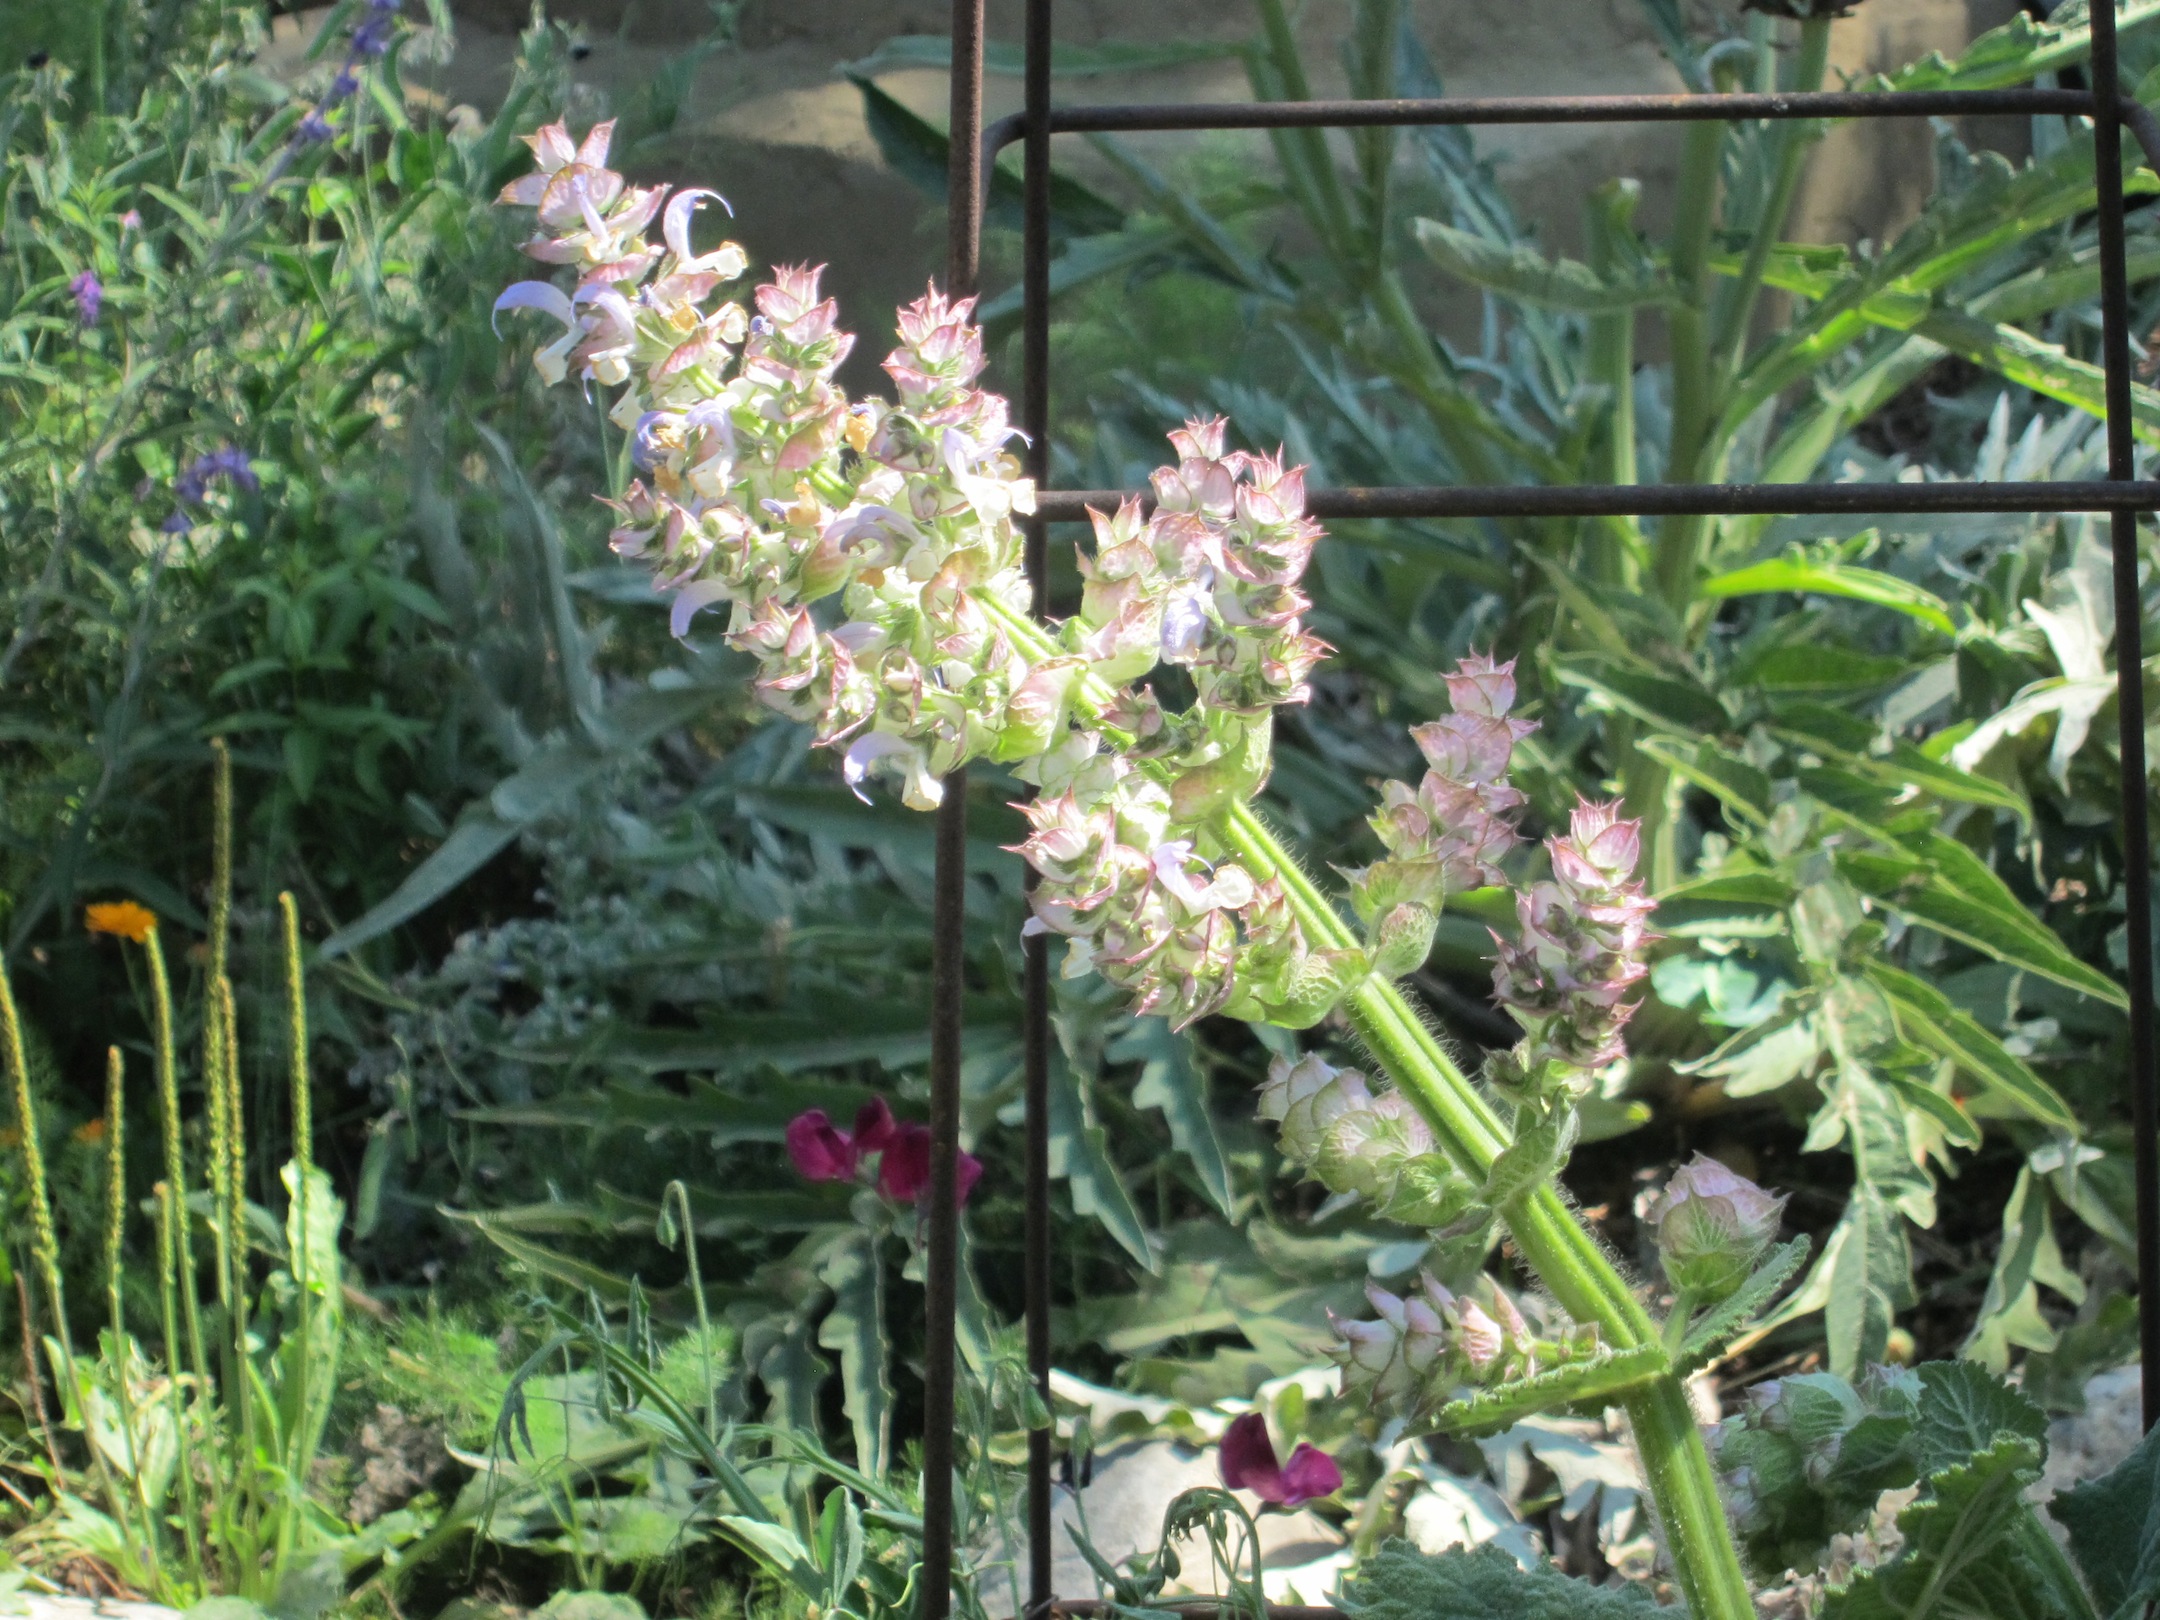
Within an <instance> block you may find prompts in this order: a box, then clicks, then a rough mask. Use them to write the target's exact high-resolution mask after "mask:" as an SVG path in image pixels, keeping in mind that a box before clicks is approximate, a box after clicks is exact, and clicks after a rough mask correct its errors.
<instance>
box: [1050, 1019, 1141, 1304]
mask: <svg viewBox="0 0 2160 1620" xmlns="http://www.w3.org/2000/svg"><path fill="white" fill-rule="evenodd" d="M1050 1173H1051V1175H1053V1176H1059V1177H1062V1178H1063V1179H1064V1181H1065V1184H1066V1186H1067V1187H1068V1188H1069V1189H1070V1190H1071V1192H1072V1201H1073V1213H1074V1214H1076V1215H1084V1216H1092V1217H1093V1218H1094V1219H1095V1220H1097V1221H1100V1222H1101V1223H1102V1226H1103V1230H1104V1231H1106V1232H1108V1233H1109V1234H1110V1235H1111V1236H1112V1237H1113V1238H1115V1239H1117V1242H1118V1246H1119V1247H1120V1248H1122V1249H1123V1250H1124V1251H1125V1252H1126V1253H1127V1254H1129V1255H1131V1256H1132V1257H1133V1258H1134V1259H1135V1260H1137V1261H1139V1262H1140V1264H1141V1265H1143V1266H1145V1267H1147V1268H1148V1270H1150V1271H1153V1270H1154V1269H1155V1266H1156V1261H1155V1252H1154V1247H1153V1245H1152V1244H1151V1243H1150V1242H1149V1241H1148V1231H1147V1226H1146V1224H1145V1223H1144V1222H1143V1221H1142V1220H1141V1219H1140V1211H1139V1209H1138V1208H1137V1207H1135V1205H1134V1204H1133V1201H1132V1194H1131V1193H1129V1192H1127V1191H1126V1190H1125V1181H1124V1178H1123V1177H1121V1176H1120V1175H1119V1174H1118V1168H1117V1164H1116V1162H1115V1161H1114V1160H1113V1159H1112V1158H1111V1157H1110V1133H1109V1132H1108V1131H1106V1130H1104V1129H1103V1127H1102V1126H1101V1125H1099V1124H1097V1123H1096V1121H1095V1116H1094V1110H1093V1109H1092V1108H1091V1107H1090V1106H1089V1102H1088V1099H1087V1097H1086V1096H1084V1095H1083V1092H1082V1081H1081V1078H1080V1076H1079V1074H1078V1073H1077V1072H1076V1071H1075V1069H1074V1066H1073V1064H1072V1063H1071V1062H1070V1061H1068V1060H1067V1058H1066V1056H1065V1053H1064V1051H1063V1050H1062V1049H1061V1048H1060V1047H1057V1046H1052V1047H1051V1049H1050Z"/></svg>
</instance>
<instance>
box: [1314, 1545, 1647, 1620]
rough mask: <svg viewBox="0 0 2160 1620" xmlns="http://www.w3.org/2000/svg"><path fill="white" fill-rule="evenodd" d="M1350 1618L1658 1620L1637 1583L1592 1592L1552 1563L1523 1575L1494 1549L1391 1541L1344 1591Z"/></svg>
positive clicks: (1389, 1619)
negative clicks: (1428, 1549)
mask: <svg viewBox="0 0 2160 1620" xmlns="http://www.w3.org/2000/svg"><path fill="white" fill-rule="evenodd" d="M1342 1607H1343V1612H1344V1613H1345V1614H1347V1615H1351V1616H1353V1617H1354V1620H1495V1617H1497V1616H1501V1615H1505V1616H1507V1620H1660V1617H1662V1616H1670V1615H1672V1614H1673V1613H1674V1612H1675V1611H1673V1610H1669V1609H1661V1608H1660V1607H1658V1605H1657V1603H1656V1602H1655V1601H1654V1600H1653V1599H1652V1598H1651V1596H1650V1594H1649V1592H1648V1591H1646V1590H1645V1589H1644V1588H1643V1587H1642V1586H1640V1585H1634V1584H1630V1585H1626V1586H1592V1585H1591V1584H1590V1583H1589V1582H1588V1581H1579V1580H1576V1579H1575V1578H1574V1577H1573V1576H1569V1575H1563V1574H1561V1573H1560V1571H1559V1570H1557V1569H1555V1568H1553V1567H1552V1565H1550V1564H1544V1563H1541V1564H1538V1565H1536V1566H1535V1567H1533V1568H1531V1569H1524V1568H1522V1567H1521V1566H1520V1565H1518V1564H1517V1563H1516V1562H1515V1560H1514V1559H1513V1558H1511V1557H1510V1556H1509V1555H1508V1554H1506V1553H1504V1552H1502V1551H1501V1550H1500V1549H1499V1548H1498V1547H1491V1546H1486V1547H1476V1548H1472V1549H1470V1550H1468V1551H1464V1550H1463V1549H1461V1548H1457V1549H1454V1550H1452V1551H1449V1552H1444V1553H1438V1554H1434V1553H1421V1552H1419V1551H1418V1550H1417V1549H1416V1548H1415V1547H1413V1546H1411V1545H1410V1543H1408V1542H1407V1541H1390V1542H1387V1543H1385V1544H1384V1545H1382V1547H1381V1548H1380V1550H1379V1551H1378V1552H1376V1553H1374V1554H1373V1555H1372V1556H1371V1557H1370V1558H1368V1559H1367V1560H1366V1561H1365V1562H1364V1564H1363V1565H1362V1566H1360V1568H1359V1571H1358V1574H1357V1576H1356V1578H1355V1579H1353V1580H1351V1581H1350V1582H1348V1583H1347V1584H1346V1585H1345V1586H1344V1588H1343V1591H1342Z"/></svg>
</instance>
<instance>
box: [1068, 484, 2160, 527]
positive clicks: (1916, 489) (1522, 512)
mask: <svg viewBox="0 0 2160 1620" xmlns="http://www.w3.org/2000/svg"><path fill="white" fill-rule="evenodd" d="M1127 499H1137V500H1139V501H1140V502H1141V504H1142V505H1143V506H1144V507H1150V508H1151V507H1152V506H1153V504H1154V497H1153V496H1152V495H1150V494H1149V493H1148V492H1147V491H1146V490H1122V489H1046V490H1043V491H1040V492H1039V493H1038V494H1037V495H1036V497H1035V510H1036V514H1037V515H1038V516H1039V517H1040V518H1041V519H1042V520H1043V521H1044V522H1047V523H1072V522H1077V521H1079V520H1080V519H1083V518H1085V517H1086V515H1087V511H1088V508H1090V507H1093V508H1094V509H1096V510H1097V511H1102V512H1107V511H1109V510H1111V509H1112V508H1114V507H1115V506H1116V505H1117V504H1118V503H1119V502H1120V501H1122V500H1127ZM2155 507H2160V481H2155V480H2152V479H2142V480H2131V481H2128V482H2121V481H2106V480H2099V479H2062V480H2059V481H2057V482H2053V483H2017V482H2009V481H2005V482H2001V483H1969V484H1953V483H1942V484H1881V483H1868V484H1565V485H1558V486H1545V485H1532V484H1463V485H1438V486H1430V487H1419V486H1414V485H1405V486H1399V487H1396V488H1383V489H1315V490H1311V491H1309V492H1308V493H1307V495H1306V509H1307V510H1308V511H1309V512H1310V513H1311V514H1312V515H1313V516H1314V517H1316V518H1323V519H1337V520H1340V519H1345V518H1481V517H1490V518H1513V517H1525V518H1540V517H1550V518H1566V517H1690V516H1698V515H1707V516H1712V517H1778V516H1793V517H1820V516H1835V515H1841V514H1857V515H1861V516H1866V515H1871V514H1874V513H1883V514H1893V513H1905V512H2143V511H2150V510H2152V509H2154V508H2155Z"/></svg>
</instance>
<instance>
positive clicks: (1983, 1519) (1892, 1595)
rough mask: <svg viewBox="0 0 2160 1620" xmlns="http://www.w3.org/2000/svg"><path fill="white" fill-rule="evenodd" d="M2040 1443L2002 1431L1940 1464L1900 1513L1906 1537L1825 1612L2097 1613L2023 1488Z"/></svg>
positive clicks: (1838, 1619)
mask: <svg viewBox="0 0 2160 1620" xmlns="http://www.w3.org/2000/svg"><path fill="white" fill-rule="evenodd" d="M2039 1462H2040V1459H2039V1451H2038V1448H2037V1447H2036V1446H2035V1445H2034V1444H2033V1443H2032V1442H2031V1441H2030V1440H2026V1439H2022V1438H2018V1437H2014V1436H2005V1437H2004V1438H2003V1439H2002V1440H2001V1441H2000V1442H1998V1443H1997V1444H1995V1445H1993V1446H1991V1447H1989V1448H1988V1449H1987V1450H1985V1451H1983V1452H1981V1453H1979V1454H1978V1455H1976V1456H1975V1457H1974V1458H1973V1459H1972V1460H1971V1462H1969V1463H1966V1464H1963V1465H1960V1466H1958V1467H1955V1468H1951V1469H1947V1470H1945V1471H1943V1472H1940V1473H1937V1474H1934V1475H1932V1476H1930V1477H1929V1479H1928V1481H1927V1492H1926V1494H1925V1495H1923V1496H1922V1497H1921V1498H1920V1499H1919V1500H1918V1501H1916V1502H1914V1503H1913V1504H1912V1506H1910V1507H1908V1508H1907V1509H1906V1510H1905V1511H1904V1512H1903V1513H1900V1514H1899V1515H1898V1529H1899V1530H1900V1531H1902V1532H1903V1533H1904V1536H1905V1546H1904V1549H1903V1550H1902V1551H1901V1552H1900V1553H1899V1554H1898V1556H1897V1557H1896V1558H1894V1559H1892V1560H1891V1561H1890V1562H1889V1563H1887V1564H1884V1565H1881V1566H1879V1567H1877V1568H1875V1569H1871V1570H1868V1571H1866V1572H1865V1573H1863V1574H1861V1575H1860V1576H1858V1577H1857V1578H1856V1579H1855V1580H1854V1581H1853V1583H1852V1584H1851V1585H1850V1586H1849V1587H1846V1588H1844V1589H1843V1590H1841V1591H1833V1592H1831V1593H1830V1594H1829V1595H1828V1597H1827V1598H1826V1599H1825V1600H1824V1603H1823V1609H1822V1615H1823V1620H1950V1617H1952V1616H1957V1617H1961V1620H1962V1617H1972V1620H1981V1617H1985V1620H2090V1617H2091V1614H2092V1610H2091V1607H2090V1606H2089V1605H2088V1604H2087V1603H2086V1602H2085V1600H2084V1597H2083V1594H2081V1593H2079V1592H2078V1591H2077V1590H2076V1587H2075V1585H2074V1583H2072V1582H2070V1581H2069V1579H2068V1574H2069V1572H2068V1570H2067V1569H2065V1568H2063V1567H2062V1557H2061V1554H2060V1553H2057V1552H2055V1550H2054V1544H2053V1543H2052V1542H2050V1541H2049V1540H2048V1535H2047V1531H2046V1530H2045V1529H2044V1528H2042V1526H2041V1524H2040V1521H2039V1520H2038V1519H2037V1518H2035V1517H2034V1516H2033V1512H2032V1509H2031V1508H2030V1507H2029V1506H2028V1505H2027V1504H2026V1502H2025V1500H2024V1497H2023V1494H2022V1493H2023V1492H2024V1489H2025V1487H2026V1486H2027V1485H2029V1484H2030V1483H2031V1482H2032V1481H2033V1480H2034V1479H2035V1478H2037V1477H2038V1474H2039Z"/></svg>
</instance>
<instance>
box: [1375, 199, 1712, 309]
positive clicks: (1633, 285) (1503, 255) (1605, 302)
mask: <svg viewBox="0 0 2160 1620" xmlns="http://www.w3.org/2000/svg"><path fill="white" fill-rule="evenodd" d="M1410 230H1411V234H1412V235H1414V236H1415V237H1416V238H1417V242H1418V246H1419V247H1421V248H1423V249H1424V250H1425V253H1426V256H1427V257H1428V258H1430V259H1431V260H1432V261H1433V263H1435V264H1437V265H1438V266H1440V268H1441V269H1442V270H1445V271H1446V272H1447V273H1448V274H1449V275H1451V276H1455V277H1457V278H1458V279H1460V280H1463V281H1467V282H1469V283H1470V284H1471V285H1472V286H1473V287H1483V288H1484V289H1485V290H1486V291H1487V292H1494V293H1498V294H1500V295H1501V296H1502V297H1503V298H1514V299H1518V300H1520V301H1521V302H1523V303H1526V304H1536V305H1538V306H1539V307H1541V308H1544V309H1559V310H1565V311H1567V312H1568V313H1569V314H1572V315H1617V314H1623V313H1625V312H1626V311H1628V310H1631V309H1639V308H1640V307H1642V306H1643V305H1645V304H1659V303H1664V302H1666V301H1668V300H1669V299H1671V298H1672V297H1673V288H1672V284H1671V282H1670V281H1669V280H1667V279H1665V278H1664V277H1652V276H1644V277H1641V278H1639V279H1626V280H1623V279H1619V278H1611V277H1606V276H1601V275H1599V274H1598V273H1597V271H1595V270H1593V269H1591V268H1590V267H1589V266H1588V265H1587V264H1584V263H1582V262H1581V261H1580V260H1577V259H1548V258H1546V257H1545V256H1544V255H1543V254H1542V253H1540V252H1538V251H1537V249H1535V248H1533V247H1530V246H1528V245H1526V244H1524V243H1520V242H1496V241H1494V240H1492V239H1491V238H1490V237H1485V236H1478V235H1475V234H1473V233H1472V232H1470V231H1464V230H1457V229H1456V228H1455V227H1454V226H1452V225H1443V224H1441V223H1440V222H1439V221H1438V220H1436V219H1420V220H1413V221H1412V222H1411V226H1410Z"/></svg>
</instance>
